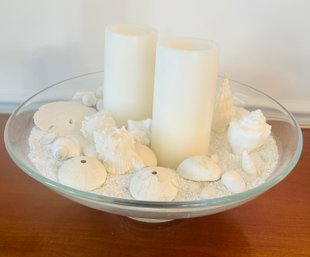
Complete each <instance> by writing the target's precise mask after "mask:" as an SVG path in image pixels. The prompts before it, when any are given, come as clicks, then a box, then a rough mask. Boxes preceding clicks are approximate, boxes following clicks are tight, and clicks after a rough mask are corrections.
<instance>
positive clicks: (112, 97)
mask: <svg viewBox="0 0 310 257" xmlns="http://www.w3.org/2000/svg"><path fill="white" fill-rule="evenodd" d="M156 39H157V33H156V30H154V29H152V28H150V27H145V26H136V25H128V24H115V25H110V26H108V27H107V28H106V32H105V52H104V86H103V104H104V109H106V110H108V111H110V112H111V114H112V116H113V117H114V118H115V120H116V122H117V124H118V125H120V126H121V125H126V123H127V120H128V119H131V120H142V119H146V118H149V117H151V115H152V102H153V84H154V69H155V68H154V66H155V53H156Z"/></svg>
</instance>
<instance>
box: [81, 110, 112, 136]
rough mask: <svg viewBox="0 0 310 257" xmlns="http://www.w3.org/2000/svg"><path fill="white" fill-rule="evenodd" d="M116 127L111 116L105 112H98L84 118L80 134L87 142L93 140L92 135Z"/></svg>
mask: <svg viewBox="0 0 310 257" xmlns="http://www.w3.org/2000/svg"><path fill="white" fill-rule="evenodd" d="M113 127H116V123H115V121H114V119H113V118H112V116H111V115H110V114H109V113H108V112H106V111H99V112H97V113H94V114H93V115H91V116H86V117H85V118H84V120H83V121H82V128H81V132H82V134H83V135H84V137H85V138H87V139H88V140H89V141H93V140H94V133H95V132H96V131H97V132H98V131H99V132H100V131H103V130H105V129H107V128H113Z"/></svg>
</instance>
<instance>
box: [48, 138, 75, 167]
mask: <svg viewBox="0 0 310 257" xmlns="http://www.w3.org/2000/svg"><path fill="white" fill-rule="evenodd" d="M51 152H52V156H53V157H54V158H55V159H56V160H59V161H62V160H66V159H69V158H71V157H74V156H79V155H80V152H81V149H80V145H79V142H78V140H77V139H75V138H74V137H70V136H66V137H59V138H57V139H56V140H55V141H54V142H53V143H52V146H51Z"/></svg>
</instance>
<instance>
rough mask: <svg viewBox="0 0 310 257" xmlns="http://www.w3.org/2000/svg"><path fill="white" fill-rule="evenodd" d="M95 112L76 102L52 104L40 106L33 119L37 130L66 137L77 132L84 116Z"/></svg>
mask: <svg viewBox="0 0 310 257" xmlns="http://www.w3.org/2000/svg"><path fill="white" fill-rule="evenodd" d="M95 112H96V110H95V109H93V108H90V107H87V106H85V105H83V104H82V103H80V102H76V101H63V102H62V101H61V102H52V103H48V104H45V105H42V106H41V107H40V108H39V110H38V111H36V112H35V114H34V116H33V119H34V123H35V125H36V126H37V127H38V128H39V129H41V130H43V131H48V132H51V133H55V135H57V136H66V135H69V134H74V133H77V132H79V130H80V128H81V124H82V120H83V118H84V116H89V115H91V114H93V113H95Z"/></svg>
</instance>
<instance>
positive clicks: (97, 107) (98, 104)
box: [96, 98, 103, 111]
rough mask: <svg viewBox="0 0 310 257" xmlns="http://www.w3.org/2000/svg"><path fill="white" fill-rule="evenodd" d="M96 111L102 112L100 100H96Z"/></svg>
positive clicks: (101, 101)
mask: <svg viewBox="0 0 310 257" xmlns="http://www.w3.org/2000/svg"><path fill="white" fill-rule="evenodd" d="M96 109H97V111H101V110H103V100H102V99H99V98H97V103H96Z"/></svg>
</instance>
